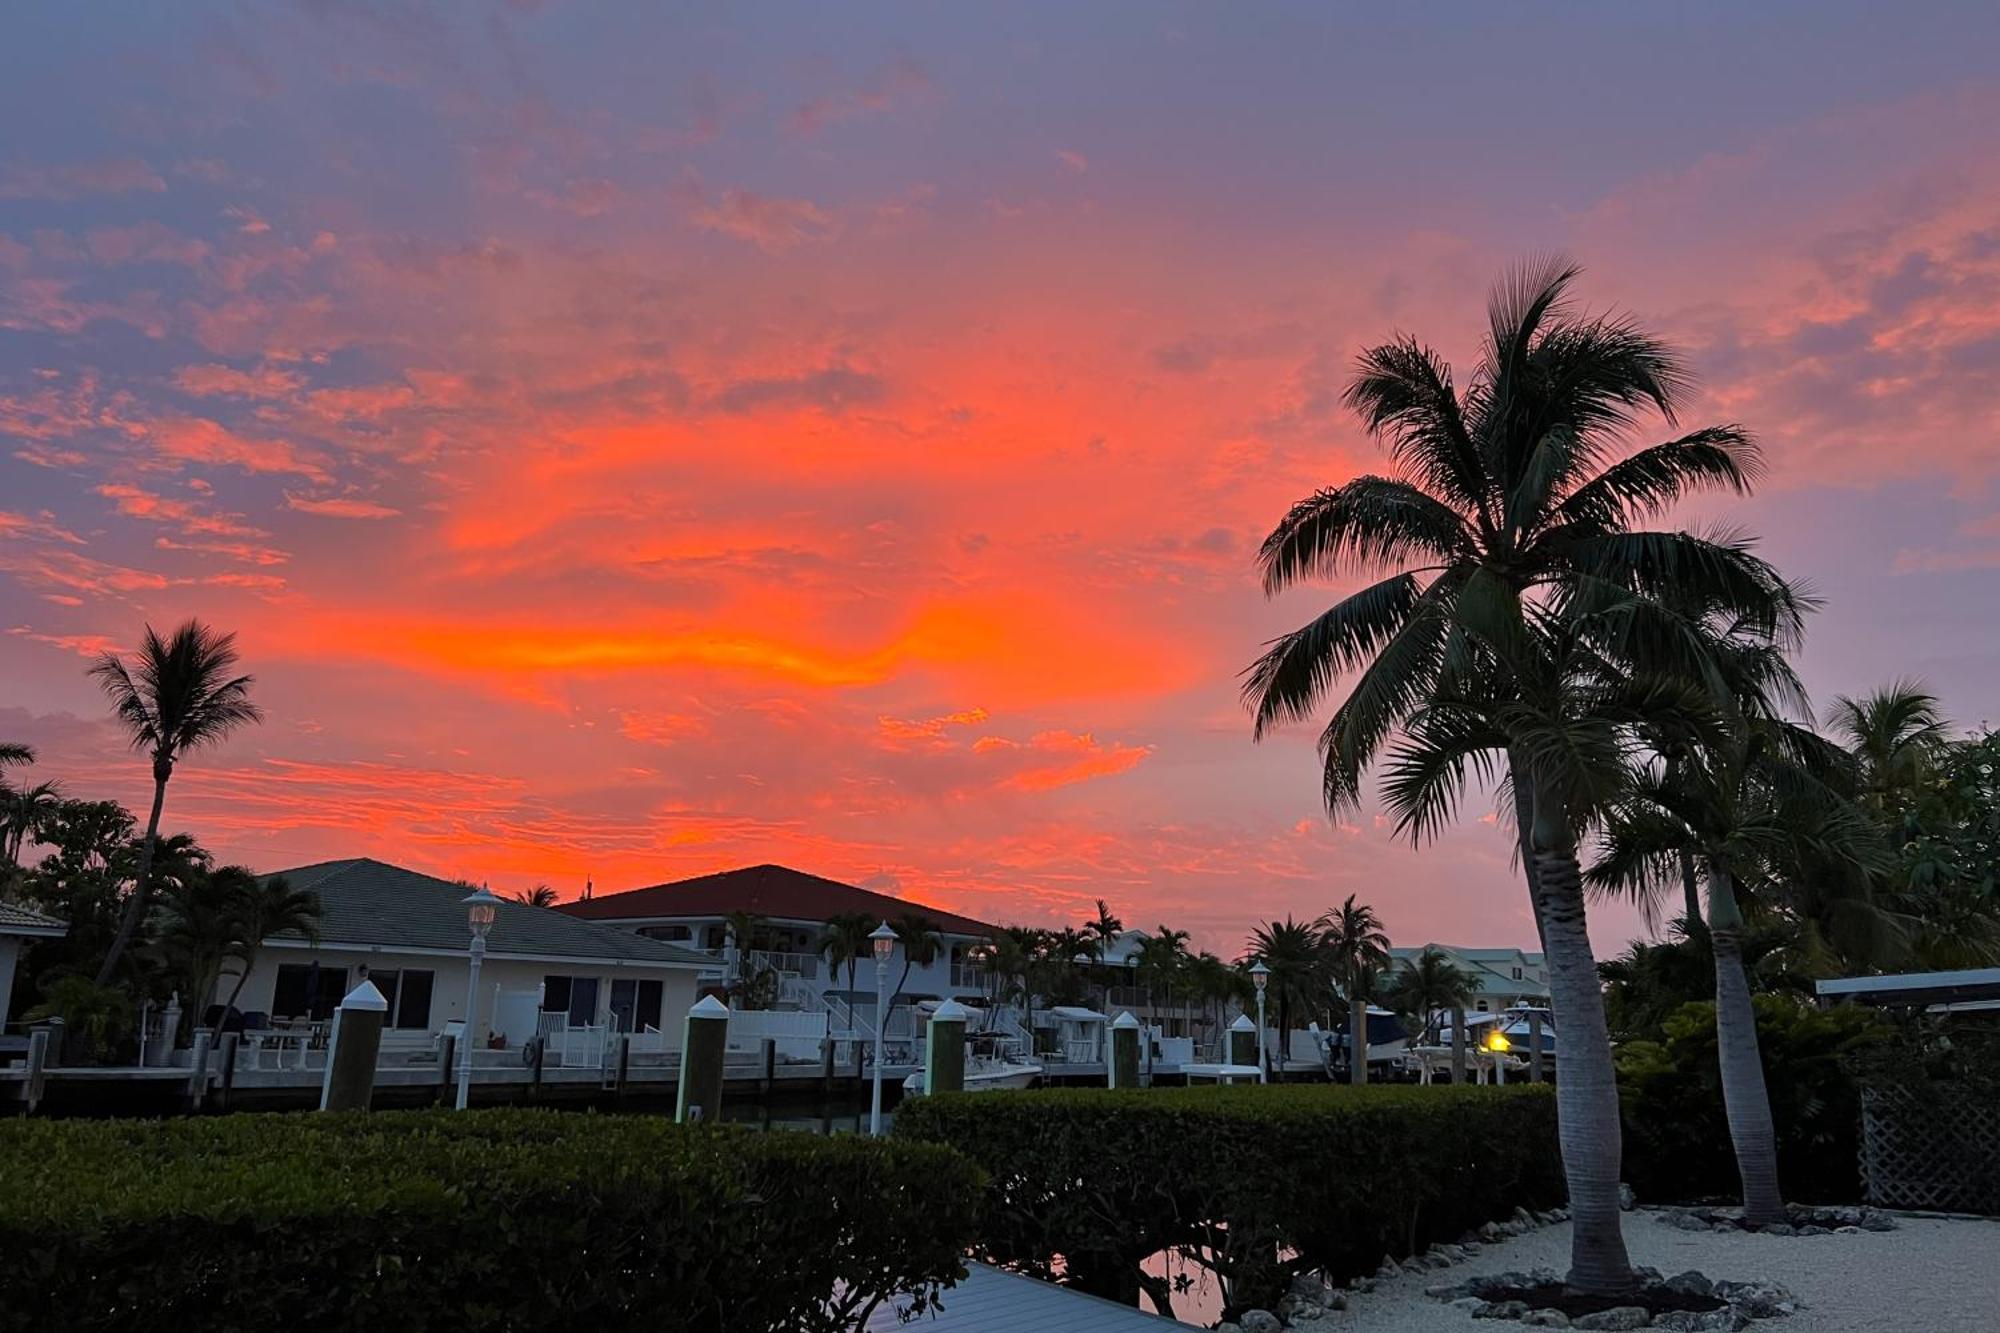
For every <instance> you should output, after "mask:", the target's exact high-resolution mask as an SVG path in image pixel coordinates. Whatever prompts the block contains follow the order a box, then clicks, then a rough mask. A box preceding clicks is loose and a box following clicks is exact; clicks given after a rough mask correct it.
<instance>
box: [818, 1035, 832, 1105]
mask: <svg viewBox="0 0 2000 1333" xmlns="http://www.w3.org/2000/svg"><path fill="white" fill-rule="evenodd" d="M819 1095H820V1096H821V1097H831V1096H833V1033H831V1032H828V1033H827V1034H826V1035H825V1036H824V1037H821V1038H820V1039H819Z"/></svg>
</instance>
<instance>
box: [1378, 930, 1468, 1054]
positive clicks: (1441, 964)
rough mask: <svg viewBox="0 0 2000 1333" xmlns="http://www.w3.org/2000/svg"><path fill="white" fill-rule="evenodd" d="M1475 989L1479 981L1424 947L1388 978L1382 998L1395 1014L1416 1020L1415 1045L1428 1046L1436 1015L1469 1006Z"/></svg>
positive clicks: (1436, 950) (1435, 950) (1431, 949)
mask: <svg viewBox="0 0 2000 1333" xmlns="http://www.w3.org/2000/svg"><path fill="white" fill-rule="evenodd" d="M1478 987H1479V982H1478V979H1477V978H1476V977H1474V976H1473V975H1472V973H1470V972H1467V971H1466V970H1465V969H1464V968H1462V967H1459V966H1458V965H1457V964H1456V963H1454V962H1452V961H1451V958H1450V956H1449V955H1447V954H1445V953H1444V952H1443V951H1441V950H1438V949H1434V948H1431V947H1430V946H1428V945H1426V946H1425V947H1424V951H1423V952H1422V953H1420V954H1418V955H1417V956H1416V957H1415V958H1413V959H1407V958H1406V959H1404V960H1403V964H1402V966H1401V967H1399V968H1398V969H1397V970H1396V974H1395V976H1393V977H1392V978H1390V980H1389V983H1388V987H1387V989H1386V990H1385V991H1384V992H1383V998H1384V999H1385V1000H1386V1001H1387V1002H1388V1004H1389V1007H1390V1008H1392V1009H1394V1010H1395V1011H1396V1012H1397V1013H1399V1014H1402V1015H1405V1016H1406V1017H1410V1018H1414V1019H1416V1020H1417V1034H1416V1035H1417V1044H1418V1045H1419V1046H1428V1045H1430V1037H1431V1029H1432V1028H1434V1027H1435V1026H1436V1024H1437V1016H1438V1015H1439V1014H1440V1013H1443V1012H1445V1011H1446V1010H1450V1009H1464V1008H1466V1007H1468V1006H1469V1005H1471V1003H1472V997H1473V994H1474V992H1475V991H1477V989H1478Z"/></svg>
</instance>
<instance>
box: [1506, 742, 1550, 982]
mask: <svg viewBox="0 0 2000 1333" xmlns="http://www.w3.org/2000/svg"><path fill="white" fill-rule="evenodd" d="M1507 771H1508V773H1509V774H1511V775H1512V777H1513V784H1512V785H1513V788H1514V834H1515V837H1516V839H1517V840H1518V843H1519V850H1520V853H1521V874H1522V875H1524V876H1525V877H1526V878H1527V881H1528V910H1530V911H1531V912H1533V913H1534V914H1535V938H1536V939H1537V940H1540V941H1541V945H1542V956H1543V958H1544V959H1546V958H1547V957H1548V952H1549V932H1548V931H1547V930H1546V929H1545V928H1544V927H1543V925H1542V895H1541V892H1540V890H1538V889H1537V888H1536V887H1535V837H1534V829H1535V801H1534V793H1532V792H1531V791H1529V790H1528V775H1529V774H1530V773H1531V772H1533V769H1532V768H1530V767H1529V764H1528V761H1527V758H1526V757H1525V756H1523V755H1520V754H1517V753H1516V752H1515V750H1514V747H1512V746H1509V747H1507Z"/></svg>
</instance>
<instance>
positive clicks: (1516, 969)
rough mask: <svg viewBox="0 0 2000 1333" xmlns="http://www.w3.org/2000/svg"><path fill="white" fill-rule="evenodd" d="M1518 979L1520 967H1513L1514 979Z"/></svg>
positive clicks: (1519, 977)
mask: <svg viewBox="0 0 2000 1333" xmlns="http://www.w3.org/2000/svg"><path fill="white" fill-rule="evenodd" d="M1520 979H1521V969H1520V968H1518V967H1517V968H1515V969H1514V980H1516V981H1519V980H1520Z"/></svg>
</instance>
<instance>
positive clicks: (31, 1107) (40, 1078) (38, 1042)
mask: <svg viewBox="0 0 2000 1333" xmlns="http://www.w3.org/2000/svg"><path fill="white" fill-rule="evenodd" d="M48 1068H49V1030H48V1028H46V1027H38V1028H36V1029H35V1030H34V1031H32V1032H30V1033H29V1034H28V1083H27V1086H26V1087H25V1088H23V1089H22V1096H23V1098H24V1099H25V1101H26V1102H27V1107H28V1114H29V1115H33V1114H34V1113H35V1108H36V1107H37V1106H40V1105H41V1104H42V1092H43V1090H44V1089H45V1088H47V1087H48V1082H49V1076H48Z"/></svg>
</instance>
